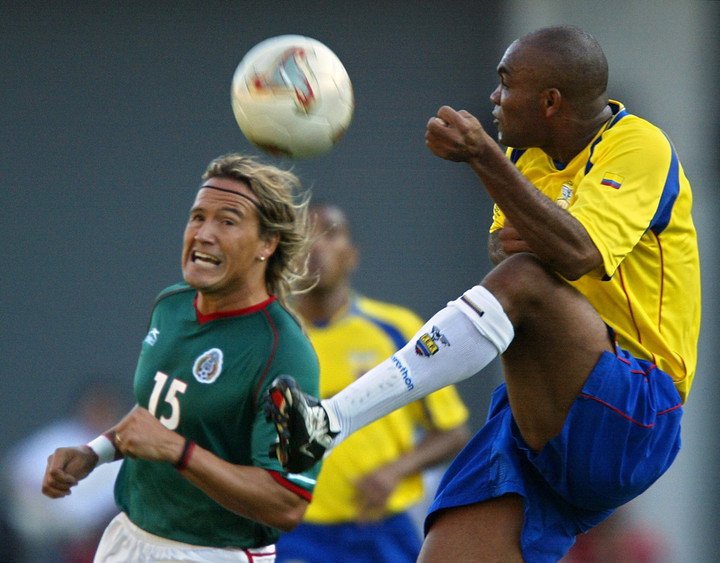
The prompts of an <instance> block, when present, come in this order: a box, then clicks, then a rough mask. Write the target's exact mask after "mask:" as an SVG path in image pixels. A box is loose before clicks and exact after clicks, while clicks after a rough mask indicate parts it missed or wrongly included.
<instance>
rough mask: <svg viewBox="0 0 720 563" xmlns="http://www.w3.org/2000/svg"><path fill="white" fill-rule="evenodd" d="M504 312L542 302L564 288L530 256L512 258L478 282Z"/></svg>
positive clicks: (562, 283) (547, 270)
mask: <svg viewBox="0 0 720 563" xmlns="http://www.w3.org/2000/svg"><path fill="white" fill-rule="evenodd" d="M482 285H483V286H485V287H486V288H487V289H488V290H489V291H490V292H491V293H492V294H493V295H494V296H495V298H496V299H497V300H498V301H500V303H501V304H502V305H503V307H504V308H508V307H512V306H513V304H516V303H518V302H522V303H523V304H525V305H527V304H531V303H532V302H533V301H535V300H543V299H544V298H546V297H547V296H548V294H549V293H550V292H552V291H554V290H556V289H557V288H558V287H559V286H567V284H566V283H565V282H563V281H562V280H561V279H560V278H559V277H558V276H557V274H555V273H554V272H552V271H551V270H550V269H548V268H547V267H546V266H545V265H544V264H543V263H542V262H541V261H540V260H539V259H538V258H537V256H535V255H534V254H530V253H527V252H524V253H520V254H514V255H512V256H510V257H509V258H507V259H506V260H504V261H503V262H501V263H500V264H498V265H497V266H496V267H495V268H493V270H492V271H490V273H489V274H488V275H487V276H485V278H484V279H483V281H482Z"/></svg>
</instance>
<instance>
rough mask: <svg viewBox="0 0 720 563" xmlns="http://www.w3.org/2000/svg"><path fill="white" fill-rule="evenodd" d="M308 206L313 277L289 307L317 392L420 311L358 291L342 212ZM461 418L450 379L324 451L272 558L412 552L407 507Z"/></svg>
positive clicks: (405, 332) (325, 392) (378, 355)
mask: <svg viewBox="0 0 720 563" xmlns="http://www.w3.org/2000/svg"><path fill="white" fill-rule="evenodd" d="M311 213H312V215H313V216H314V219H315V229H316V235H317V239H316V241H315V243H314V245H313V249H312V253H311V263H310V270H311V271H314V272H316V273H317V274H318V276H319V280H318V283H317V285H316V286H315V287H314V288H313V290H312V291H310V292H309V293H306V294H303V295H299V296H298V297H297V301H296V302H295V310H296V311H297V312H298V313H299V314H300V315H301V317H302V318H303V320H304V321H305V323H306V328H307V331H308V333H309V336H310V341H311V342H312V343H313V346H314V347H315V349H316V351H317V353H318V356H319V360H320V395H321V396H322V397H329V396H332V395H334V394H335V393H337V392H338V391H340V390H342V389H343V388H345V387H346V386H347V385H349V384H350V383H352V382H353V381H354V380H355V379H356V378H358V377H360V376H361V375H362V374H363V373H365V372H366V371H367V370H369V369H370V368H372V367H373V366H375V365H376V364H377V363H378V362H380V361H381V360H382V359H383V358H385V357H387V356H388V355H390V354H392V353H393V352H395V351H396V350H397V349H399V348H401V347H402V346H403V345H404V344H405V343H406V342H407V341H408V340H409V339H410V337H411V336H412V335H413V334H415V332H417V330H418V329H419V328H420V326H422V320H421V319H420V318H419V317H418V316H417V315H416V314H415V313H413V312H412V311H410V310H408V309H406V308H404V307H400V306H398V305H394V304H390V303H382V302H379V301H375V300H372V299H368V298H367V297H364V296H362V295H359V294H357V293H356V292H355V291H354V290H353V289H352V287H351V281H350V278H351V275H352V273H353V271H354V270H355V268H356V266H357V264H358V250H357V248H356V247H355V246H354V244H353V240H352V236H351V232H350V227H349V224H348V220H347V218H346V216H345V213H344V212H343V211H342V210H341V209H340V208H339V207H337V206H335V205H330V204H323V203H317V204H314V205H313V206H312V207H311ZM467 419H468V411H467V409H466V407H465V405H464V404H463V402H462V401H461V399H460V397H459V395H458V393H457V391H456V389H455V388H454V387H452V386H450V387H446V388H444V389H442V390H440V391H437V392H436V393H434V394H432V395H429V396H428V397H426V398H424V399H422V400H420V401H417V402H415V403H411V404H409V405H407V406H405V407H403V408H402V409H399V410H396V411H394V412H392V413H390V414H389V415H387V416H385V417H383V418H381V419H379V420H377V421H375V422H374V423H372V424H370V425H368V426H367V427H365V428H363V429H362V430H360V431H358V432H356V433H355V434H353V435H352V436H350V437H349V438H348V439H347V440H346V441H344V442H343V443H342V444H340V445H339V446H338V447H337V448H335V449H334V450H333V451H332V452H331V453H330V455H329V456H328V457H327V458H325V461H324V463H323V468H322V471H321V473H320V476H319V478H318V482H317V485H316V487H315V491H314V495H313V501H312V503H311V504H310V506H309V509H308V511H307V513H306V515H305V520H304V522H303V524H301V525H300V526H299V527H298V528H296V529H295V530H294V531H293V532H291V533H289V534H286V535H285V536H284V537H283V538H282V540H281V541H280V543H279V544H278V546H277V553H278V561H279V562H280V561H287V562H289V561H293V562H299V561H307V562H309V561H321V560H322V561H355V562H359V561H367V562H372V563H378V562H382V561H387V562H392V563H398V562H403V561H413V562H414V561H415V560H416V559H417V556H418V553H419V551H420V545H421V539H420V534H419V532H418V530H417V526H416V524H415V523H414V521H413V519H412V518H411V517H410V515H409V514H408V510H409V509H410V508H411V507H412V506H414V505H416V504H417V503H418V502H420V501H421V500H423V498H424V497H425V495H426V494H428V493H427V492H426V491H425V490H424V487H423V479H422V472H423V470H425V469H428V468H430V467H432V466H435V465H438V464H440V463H443V462H447V461H449V459H450V458H451V457H452V456H454V455H455V454H456V453H457V452H458V451H459V450H460V448H461V447H462V446H463V445H464V444H465V442H466V441H467V439H468V438H469V436H470V434H469V429H468V427H467V425H466V422H467ZM418 436H419V437H418Z"/></svg>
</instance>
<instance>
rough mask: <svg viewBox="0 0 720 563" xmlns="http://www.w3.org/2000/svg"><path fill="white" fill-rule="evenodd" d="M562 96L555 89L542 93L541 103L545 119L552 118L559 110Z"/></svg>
mask: <svg viewBox="0 0 720 563" xmlns="http://www.w3.org/2000/svg"><path fill="white" fill-rule="evenodd" d="M561 102H562V94H561V93H560V90H558V89H557V88H548V89H546V90H543V92H542V103H543V107H544V110H545V117H552V116H553V115H555V114H556V113H557V112H558V111H559V110H560V104H561Z"/></svg>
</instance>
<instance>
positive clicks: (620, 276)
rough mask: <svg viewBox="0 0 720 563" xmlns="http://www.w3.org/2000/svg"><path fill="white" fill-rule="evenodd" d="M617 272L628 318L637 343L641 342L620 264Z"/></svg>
mask: <svg viewBox="0 0 720 563" xmlns="http://www.w3.org/2000/svg"><path fill="white" fill-rule="evenodd" d="M617 273H618V276H619V278H620V287H622V290H623V294H624V295H625V301H626V302H627V306H628V313H630V319H631V320H632V324H633V326H634V327H635V334H636V335H637V339H638V343H640V344H642V341H643V339H642V334H640V327H639V326H638V324H637V321H636V320H635V311H633V306H632V303H631V302H630V294H629V293H628V290H627V287H625V276H624V275H623V270H622V265H620V266H618V269H617Z"/></svg>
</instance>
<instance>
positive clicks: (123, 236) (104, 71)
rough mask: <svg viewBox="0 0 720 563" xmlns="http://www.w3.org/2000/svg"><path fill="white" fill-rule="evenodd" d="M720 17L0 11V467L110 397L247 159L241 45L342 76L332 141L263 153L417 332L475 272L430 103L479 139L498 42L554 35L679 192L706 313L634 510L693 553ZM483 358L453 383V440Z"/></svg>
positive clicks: (484, 204) (710, 377)
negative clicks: (204, 182) (234, 101)
mask: <svg viewBox="0 0 720 563" xmlns="http://www.w3.org/2000/svg"><path fill="white" fill-rule="evenodd" d="M719 16H720V3H717V2H702V1H698V2H685V3H676V2H670V1H636V2H622V1H618V0H609V1H606V2H603V3H602V5H600V4H598V3H595V2H589V1H570V0H567V1H557V2H524V1H510V2H507V1H484V2H477V1H465V0H462V1H451V2H446V3H439V2H432V1H424V0H419V1H414V2H409V1H407V2H406V1H398V2H394V3H380V2H367V3H362V2H343V1H338V2H304V3H292V2H281V1H277V0H264V1H256V0H249V1H243V2H220V1H213V0H209V1H204V2H190V1H183V0H179V1H174V2H170V1H163V2H132V3H128V2H120V3H98V2H83V1H78V2H37V1H29V2H23V3H20V2H11V1H0V65H1V67H0V68H2V86H1V87H0V101H1V102H2V105H1V106H0V107H2V108H3V109H2V113H1V114H0V115H1V117H0V120H1V122H2V127H0V135H1V137H0V139H1V143H2V152H1V153H0V154H1V156H0V179H1V181H2V186H1V187H0V205H1V207H0V209H2V211H3V219H2V221H1V222H0V225H1V229H2V230H1V231H0V232H1V235H2V236H1V237H0V244H1V247H0V248H1V249H2V257H3V262H4V267H3V268H2V274H1V276H0V317H1V318H2V340H1V341H0V357H1V358H2V363H1V364H0V365H1V366H2V367H0V377H1V378H2V387H1V389H2V393H1V394H0V448H1V451H0V454H1V453H4V452H6V451H8V449H9V448H10V447H11V446H13V445H14V444H16V443H18V442H19V441H21V440H22V439H23V438H24V437H25V436H27V435H29V434H30V433H31V432H33V431H35V430H37V429H39V428H41V427H42V426H43V425H45V424H47V423H50V422H52V421H53V420H56V419H61V418H63V417H66V416H68V414H70V410H71V409H72V408H73V407H72V405H73V399H74V396H75V395H76V394H77V389H78V386H79V385H80V386H82V385H83V384H84V382H85V381H86V379H87V380H89V378H90V376H91V375H92V376H94V375H96V374H98V373H102V374H105V377H106V379H107V380H109V381H111V382H112V383H114V384H115V385H116V388H117V393H118V396H119V397H120V398H121V400H122V401H124V402H125V404H126V405H127V406H128V407H129V406H130V405H131V402H132V397H131V384H132V375H133V372H134V367H135V360H136V356H137V353H138V351H139V348H140V342H141V341H142V339H143V338H144V336H145V331H146V323H147V321H148V315H149V312H150V308H151V306H152V303H153V300H154V297H155V295H156V294H157V292H158V291H159V290H161V289H162V288H164V287H165V286H167V285H169V284H171V283H173V282H175V281H178V280H179V279H180V277H181V274H180V242H181V235H182V230H183V227H184V223H185V219H186V214H187V211H188V209H189V206H190V204H191V203H192V199H193V196H194V193H195V190H196V188H197V186H198V184H199V181H200V174H201V173H202V171H203V170H204V168H205V165H206V164H207V162H208V161H209V160H211V159H212V158H214V157H215V156H218V155H220V154H223V153H225V152H230V151H247V152H252V153H257V150H256V149H254V147H252V146H251V145H250V144H249V143H248V142H247V141H246V140H245V139H244V138H243V136H242V135H241V133H240V130H239V128H238V127H237V125H236V123H235V120H234V118H233V114H232V110H231V107H230V99H229V92H230V80H231V78H232V74H233V72H234V70H235V66H236V65H237V64H238V62H239V61H240V59H241V58H242V56H243V55H244V53H245V52H246V51H247V50H248V49H249V48H250V47H252V46H253V45H255V44H256V43H258V42H259V41H261V40H263V39H265V38H267V37H270V36H274V35H281V34H286V33H297V34H302V35H309V36H311V37H314V38H316V39H319V40H321V41H322V42H324V43H325V44H327V45H328V46H329V47H330V48H331V49H332V50H333V51H335V53H336V54H337V55H338V56H339V57H340V59H341V60H342V61H343V63H344V64H345V67H346V68H347V70H348V72H349V74H350V77H351V79H352V81H353V85H354V89H355V97H356V111H355V116H354V120H353V124H352V126H351V128H350V130H349V132H348V133H347V135H346V136H345V138H344V139H343V140H342V142H341V143H340V145H339V146H338V147H337V148H336V149H335V150H334V151H333V152H331V153H329V154H327V155H325V156H321V157H319V158H316V159H313V160H306V161H295V162H290V161H282V160H276V159H271V158H270V157H268V160H272V161H273V162H275V163H277V164H280V165H281V166H285V167H290V166H292V167H293V168H294V170H295V172H296V173H297V174H298V175H299V176H300V177H301V179H302V180H303V182H304V184H305V186H306V187H308V188H311V189H312V191H313V193H314V194H315V195H316V196H317V197H320V198H322V199H326V200H334V201H336V202H337V203H339V204H340V205H341V206H343V207H345V208H346V209H347V210H348V211H349V215H350V218H351V220H352V221H353V223H354V228H355V233H356V237H357V239H358V241H359V243H360V247H361V251H362V264H361V267H360V270H359V272H358V275H357V277H356V280H355V281H356V286H357V288H358V289H360V290H362V291H363V292H365V293H367V294H368V295H371V296H373V297H376V298H379V299H385V300H388V301H394V302H398V303H402V304H404V305H406V306H408V307H411V308H413V309H414V310H416V311H417V312H418V313H419V314H420V315H421V316H423V317H429V316H430V315H431V314H433V313H434V312H435V311H436V310H438V309H439V308H442V307H443V306H444V305H445V303H446V302H447V301H448V300H450V299H454V298H455V297H457V296H458V295H459V294H460V293H462V291H464V290H465V289H467V288H468V287H470V286H472V285H474V284H475V283H476V282H477V281H478V280H479V279H480V278H481V277H482V275H483V274H484V272H486V271H487V270H488V268H489V261H488V259H487V252H486V237H487V227H488V226H489V218H490V212H491V203H490V201H489V200H488V198H487V196H486V195H485V193H484V190H483V189H482V186H481V185H480V184H479V183H478V181H477V180H476V178H475V176H474V175H473V174H472V173H471V172H470V170H469V169H468V167H466V166H464V165H459V164H454V163H450V162H445V161H442V160H439V159H437V158H435V157H433V156H432V155H431V154H430V153H429V152H428V151H427V150H426V148H425V146H424V138H423V135H424V128H425V123H426V121H427V119H428V118H429V117H430V116H432V115H433V114H434V112H435V111H436V109H437V108H438V107H439V106H440V105H442V104H448V105H452V106H454V107H456V108H465V109H468V110H470V111H471V112H473V113H475V114H476V115H478V116H479V117H480V118H481V120H482V121H483V123H484V124H485V125H486V126H487V127H488V129H490V130H492V129H493V126H492V119H491V117H490V110H491V104H490V103H489V100H488V97H489V95H490V93H491V91H492V90H493V88H494V87H495V83H496V75H495V66H496V64H497V62H498V60H499V59H500V57H501V56H502V54H503V52H504V50H505V48H506V46H507V45H508V44H509V42H510V41H512V40H513V39H514V38H516V37H518V36H519V35H522V34H523V33H525V32H527V31H529V30H531V29H534V28H536V27H540V26H542V25H549V24H555V23H574V24H579V25H581V26H583V27H585V28H586V29H588V30H589V31H590V32H591V33H593V34H595V35H596V37H598V39H599V40H600V42H601V43H602V44H603V46H604V48H605V50H606V54H607V55H608V59H609V62H610V72H611V95H612V96H613V97H616V98H618V99H620V100H622V101H623V102H625V104H626V105H627V106H628V109H629V110H630V111H631V112H632V113H636V114H638V115H641V116H643V117H646V118H648V119H650V120H652V121H654V122H655V123H657V124H658V125H660V126H661V127H663V128H664V129H665V130H666V131H667V132H668V133H669V134H670V136H671V137H672V138H673V140H674V142H675V144H676V146H677V148H678V151H679V153H680V155H681V158H682V159H683V162H684V165H685V169H686V172H687V174H688V176H689V177H690V180H691V182H692V183H693V187H694V189H695V198H696V222H697V225H698V228H699V231H700V234H701V237H702V238H701V252H702V259H703V267H704V279H705V286H704V290H705V294H704V299H705V305H704V306H705V316H704V325H703V339H702V341H701V358H700V367H699V370H698V376H697V379H696V384H695V388H694V392H693V394H692V395H691V397H690V401H689V403H688V409H687V410H688V417H687V423H686V431H685V436H686V448H685V450H684V451H683V452H682V453H681V456H680V459H679V460H678V463H676V466H674V467H673V469H672V470H671V472H670V473H669V474H668V475H666V476H665V477H663V479H661V481H660V482H659V483H658V484H657V485H656V487H655V488H654V489H653V490H651V491H650V492H648V493H647V495H646V497H647V499H643V500H642V502H640V501H638V505H639V508H638V512H639V513H643V516H644V517H645V518H647V519H648V522H650V523H651V525H652V526H654V527H655V528H657V529H659V530H661V531H662V532H663V533H665V534H666V535H667V537H668V538H669V540H670V544H671V548H672V552H671V554H669V557H670V555H671V556H672V558H671V559H669V560H674V561H688V562H689V561H703V560H707V561H710V560H712V556H714V555H715V554H716V553H717V549H716V548H717V546H714V545H713V542H714V541H717V540H716V533H715V532H716V530H717V528H718V525H719V524H720V520H719V519H718V512H719V511H718V510H717V508H716V506H717V504H716V503H717V500H718V498H717V492H718V489H717V487H716V486H715V484H714V478H713V474H714V475H717V467H718V457H719V456H718V454H717V453H715V452H716V451H717V449H718V446H720V441H719V440H718V438H717V431H716V430H715V429H716V428H717V426H718V425H717V423H718V419H719V417H718V414H717V407H716V404H717V402H718V400H720V389H719V387H720V386H719V385H718V383H717V382H716V379H717V378H715V377H714V372H713V370H712V369H711V368H710V366H714V365H716V363H717V362H716V360H717V359H718V358H717V352H716V348H717V347H716V346H714V342H715V340H716V338H717V328H716V326H715V325H716V322H715V316H716V315H717V313H718V295H717V290H716V289H715V287H714V285H715V284H714V279H713V278H714V276H713V277H710V276H711V275H712V274H713V273H714V272H716V271H717V269H716V264H717V248H716V242H715V241H716V240H717V237H716V234H715V232H714V230H711V229H712V226H714V225H715V224H717V218H718V217H717V215H718V209H717V204H716V199H715V191H716V188H715V185H716V178H717V174H718V172H719V171H718V165H717V156H716V152H717V146H718V133H719V131H720V127H718V109H719V108H718V101H717V98H716V95H715V92H716V86H717V84H718V76H717V74H718V71H717V60H718V54H719V53H718V35H717V29H718V24H719V23H720V17H719ZM703 235H704V236H703ZM497 367H498V366H497V365H496V364H493V365H492V366H491V368H490V369H489V370H487V371H486V372H484V373H483V374H482V375H478V376H476V377H474V378H472V379H471V380H469V381H466V382H464V383H462V384H461V385H460V386H459V387H460V389H461V392H462V394H463V397H464V398H465V400H466V401H467V402H468V403H469V405H470V406H471V408H472V410H473V416H472V419H471V422H472V425H473V427H474V428H477V427H478V426H479V425H480V424H481V423H482V420H483V418H484V414H485V408H486V405H487V399H488V394H489V391H490V389H491V388H492V387H493V386H494V385H495V384H496V383H497V382H498V380H499V372H498V369H497ZM47 453H48V454H49V453H50V452H47ZM38 494H39V493H38Z"/></svg>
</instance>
